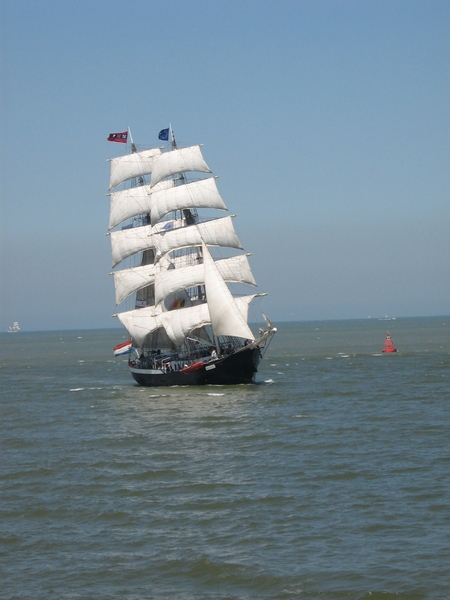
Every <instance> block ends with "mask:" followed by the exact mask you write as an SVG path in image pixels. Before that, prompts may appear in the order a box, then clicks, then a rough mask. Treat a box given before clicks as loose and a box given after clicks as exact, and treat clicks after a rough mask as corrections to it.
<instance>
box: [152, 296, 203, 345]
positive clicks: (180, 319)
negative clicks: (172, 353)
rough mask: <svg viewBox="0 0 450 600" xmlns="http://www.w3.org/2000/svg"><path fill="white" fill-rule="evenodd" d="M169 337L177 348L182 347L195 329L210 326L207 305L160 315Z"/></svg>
mask: <svg viewBox="0 0 450 600" xmlns="http://www.w3.org/2000/svg"><path fill="white" fill-rule="evenodd" d="M159 320H160V322H161V323H162V324H163V325H164V329H165V330H166V333H167V335H168V336H169V338H170V339H171V340H172V342H173V343H174V344H175V345H176V346H180V345H181V344H182V343H183V341H184V340H185V338H186V337H187V336H188V335H189V334H190V333H191V331H192V330H193V329H196V328H197V327H201V326H203V325H208V324H209V323H210V316H209V311H208V306H207V304H198V305H197V306H191V307H189V308H182V309H179V310H171V311H169V312H163V313H161V314H160V315H159Z"/></svg>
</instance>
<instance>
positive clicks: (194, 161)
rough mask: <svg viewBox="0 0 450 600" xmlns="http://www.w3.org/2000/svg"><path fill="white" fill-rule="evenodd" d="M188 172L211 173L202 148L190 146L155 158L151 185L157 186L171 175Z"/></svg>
mask: <svg viewBox="0 0 450 600" xmlns="http://www.w3.org/2000/svg"><path fill="white" fill-rule="evenodd" d="M186 171H200V172H202V173H211V170H210V168H209V167H208V165H207V164H206V162H205V160H204V158H203V156H202V152H201V150H200V146H190V147H189V148H181V149H180V150H172V151H171V152H164V153H163V154H160V155H159V156H157V157H155V159H154V161H153V169H152V181H151V185H152V186H154V185H156V184H157V183H158V182H159V181H161V180H162V179H165V178H166V177H169V176H170V175H175V174H177V173H185V172H186Z"/></svg>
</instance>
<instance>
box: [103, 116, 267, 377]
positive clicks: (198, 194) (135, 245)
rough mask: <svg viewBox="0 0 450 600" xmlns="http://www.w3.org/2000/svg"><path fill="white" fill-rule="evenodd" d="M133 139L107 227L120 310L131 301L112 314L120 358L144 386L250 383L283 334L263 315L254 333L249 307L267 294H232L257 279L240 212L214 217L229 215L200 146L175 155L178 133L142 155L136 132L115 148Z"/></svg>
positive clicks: (115, 164) (114, 163) (118, 165)
mask: <svg viewBox="0 0 450 600" xmlns="http://www.w3.org/2000/svg"><path fill="white" fill-rule="evenodd" d="M128 137H129V138H130V143H131V153H129V154H125V155H123V156H120V157H118V158H113V159H111V160H110V167H111V170H110V182H109V189H110V194H109V195H110V219H109V226H108V230H109V235H110V239H111V250H112V263H113V268H115V267H116V266H117V265H120V266H121V267H122V268H120V269H119V270H114V271H113V273H112V274H113V276H114V285H115V292H116V304H122V303H126V302H130V298H132V307H131V309H130V310H124V311H123V312H119V313H117V315H115V316H117V317H118V318H119V320H120V321H121V323H122V324H123V325H124V327H125V328H126V330H127V331H128V333H129V335H130V340H129V341H127V342H125V343H123V344H119V345H118V346H116V348H115V349H114V350H115V352H114V353H115V355H120V354H126V353H127V354H130V359H129V368H130V371H131V374H132V376H133V378H134V379H135V381H136V382H137V383H138V384H139V385H146V386H170V385H202V384H225V385H227V384H228V385H233V384H240V383H251V382H253V381H254V378H255V373H256V372H257V369H258V365H259V362H260V361H261V358H262V357H263V354H264V352H265V351H266V349H267V347H268V345H269V343H270V341H271V339H272V337H273V335H274V334H275V332H276V328H275V327H274V325H273V324H272V322H271V321H270V320H269V319H267V318H266V317H265V316H264V315H263V317H264V321H265V324H264V326H263V327H260V328H259V332H258V335H257V336H255V335H254V334H253V332H252V330H251V329H250V327H249V325H248V311H249V305H250V302H251V301H252V300H254V299H255V298H257V297H259V296H264V295H265V294H260V293H253V294H247V295H236V294H234V293H232V292H231V290H230V287H229V284H236V283H238V284H244V285H246V286H256V281H255V279H254V277H253V274H252V272H251V269H250V264H249V261H248V256H249V255H248V254H244V253H242V251H243V247H242V245H241V243H240V241H239V239H238V237H237V235H236V232H235V230H234V227H233V222H232V221H233V217H234V215H232V216H216V215H217V212H218V211H227V210H228V209H227V207H226V205H225V203H224V201H223V200H222V198H221V196H220V194H219V191H218V189H217V185H216V178H215V177H214V176H211V175H209V174H210V173H211V171H210V169H209V167H208V165H207V164H206V162H205V160H204V158H203V156H202V152H201V148H200V146H191V147H187V148H178V147H177V144H176V141H175V137H174V135H173V132H172V129H171V127H169V128H168V129H163V130H162V131H161V132H160V133H159V139H160V140H163V141H166V142H167V146H168V147H167V149H164V147H163V148H161V147H159V148H153V149H149V150H142V151H138V150H137V148H136V146H135V144H134V143H133V140H132V138H131V133H130V131H129V130H128V131H125V132H120V133H112V134H110V136H109V138H108V141H113V142H121V143H127V144H128ZM188 174H189V176H188ZM188 177H189V178H188ZM118 186H121V188H122V189H120V188H118ZM111 190H113V191H111ZM211 215H213V216H211ZM219 251H220V252H222V253H223V252H225V254H226V255H225V256H219V255H218V254H219ZM239 287H240V286H239Z"/></svg>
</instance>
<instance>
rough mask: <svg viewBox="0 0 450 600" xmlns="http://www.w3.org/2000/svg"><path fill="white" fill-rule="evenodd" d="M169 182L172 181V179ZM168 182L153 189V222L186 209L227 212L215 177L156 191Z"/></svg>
mask: <svg viewBox="0 0 450 600" xmlns="http://www.w3.org/2000/svg"><path fill="white" fill-rule="evenodd" d="M168 181H171V180H170V179H169V180H168ZM163 183H166V181H160V182H159V183H158V184H157V185H155V187H154V188H153V190H155V191H153V194H152V203H151V204H152V207H151V212H150V216H151V222H152V224H155V223H157V222H158V221H159V220H160V219H161V218H162V217H164V216H165V215H167V214H168V213H170V212H172V211H174V210H183V209H186V208H218V209H221V210H227V207H226V206H225V204H224V201H223V200H222V198H221V196H220V194H219V190H218V189H217V185H216V181H215V178H214V177H208V178H207V179H202V180H200V181H193V182H192V183H187V184H185V185H178V186H176V187H173V188H171V189H170V190H167V191H156V188H158V186H160V185H161V184H163Z"/></svg>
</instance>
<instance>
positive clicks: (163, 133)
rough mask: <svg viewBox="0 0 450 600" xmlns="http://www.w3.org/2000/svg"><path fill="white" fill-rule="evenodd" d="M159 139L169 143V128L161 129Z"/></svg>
mask: <svg viewBox="0 0 450 600" xmlns="http://www.w3.org/2000/svg"><path fill="white" fill-rule="evenodd" d="M158 139H159V140H163V141H164V142H167V140H168V139H169V128H167V129H161V131H160V132H159V134H158Z"/></svg>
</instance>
